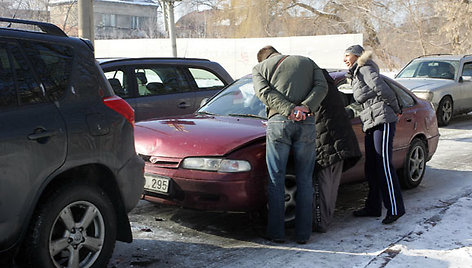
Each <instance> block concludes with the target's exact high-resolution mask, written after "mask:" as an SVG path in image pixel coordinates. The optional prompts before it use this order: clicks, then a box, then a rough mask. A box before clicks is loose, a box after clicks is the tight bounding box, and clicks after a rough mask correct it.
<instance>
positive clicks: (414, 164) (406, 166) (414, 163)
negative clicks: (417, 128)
mask: <svg viewBox="0 0 472 268" xmlns="http://www.w3.org/2000/svg"><path fill="white" fill-rule="evenodd" d="M426 159H427V151H426V144H425V143H424V141H422V140H421V139H417V138H415V139H413V141H412V142H411V144H410V148H409V149H408V153H407V155H406V158H405V162H404V163H403V167H402V168H401V169H400V170H399V172H398V175H399V176H398V177H399V180H400V185H401V186H402V188H404V189H412V188H415V187H417V186H418V185H419V184H420V183H421V181H422V180H423V176H424V172H425V170H426Z"/></svg>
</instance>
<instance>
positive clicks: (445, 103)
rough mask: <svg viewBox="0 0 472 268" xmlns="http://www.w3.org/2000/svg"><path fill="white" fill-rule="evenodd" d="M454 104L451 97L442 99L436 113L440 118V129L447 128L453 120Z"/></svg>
mask: <svg viewBox="0 0 472 268" xmlns="http://www.w3.org/2000/svg"><path fill="white" fill-rule="evenodd" d="M453 107H454V106H453V102H452V99H451V97H449V96H446V97H444V98H442V99H441V101H440V102H439V105H438V109H437V111H436V117H437V118H438V125H439V126H440V127H442V126H447V125H448V124H449V122H450V121H451V118H452V113H453V111H454V110H453Z"/></svg>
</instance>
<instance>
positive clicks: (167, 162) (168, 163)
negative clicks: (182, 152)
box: [139, 154, 182, 168]
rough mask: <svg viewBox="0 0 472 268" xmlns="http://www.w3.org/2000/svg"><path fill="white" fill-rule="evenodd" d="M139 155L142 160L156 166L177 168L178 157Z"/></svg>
mask: <svg viewBox="0 0 472 268" xmlns="http://www.w3.org/2000/svg"><path fill="white" fill-rule="evenodd" d="M139 156H140V157H141V158H142V159H143V160H144V162H146V163H149V164H152V165H153V166H156V167H163V168H178V167H179V164H180V161H181V160H182V159H180V158H172V157H159V156H152V155H142V154H139Z"/></svg>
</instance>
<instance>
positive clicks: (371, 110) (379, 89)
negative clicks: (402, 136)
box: [344, 45, 405, 224]
mask: <svg viewBox="0 0 472 268" xmlns="http://www.w3.org/2000/svg"><path fill="white" fill-rule="evenodd" d="M344 62H345V63H346V65H347V67H349V73H348V74H349V75H350V76H351V78H352V83H351V84H352V90H353V93H354V95H353V96H354V99H355V100H356V101H357V102H358V103H360V104H361V105H362V111H361V113H360V117H361V121H362V128H363V130H364V132H365V176H366V178H367V181H368V183H369V193H368V196H367V200H366V202H365V207H364V208H362V209H360V210H357V211H354V216H356V217H380V215H381V212H382V201H383V203H384V206H385V208H386V209H387V215H386V216H385V218H384V219H383V220H382V223H383V224H390V223H393V222H394V221H396V220H397V219H398V218H400V217H401V216H402V215H403V214H405V206H404V204H403V197H402V194H401V192H400V184H399V182H398V177H397V173H396V172H395V168H394V166H393V161H392V148H393V146H392V145H393V137H394V136H395V128H396V122H397V121H398V114H399V113H401V109H400V106H399V102H398V99H397V97H396V94H395V92H394V91H393V89H391V88H390V87H389V86H388V85H387V83H385V81H384V80H383V78H382V77H381V76H380V75H379V67H378V66H377V64H376V63H375V62H374V61H373V60H372V53H371V52H365V51H364V48H362V47H361V46H359V45H354V46H350V47H349V48H347V49H346V52H345V56H344Z"/></svg>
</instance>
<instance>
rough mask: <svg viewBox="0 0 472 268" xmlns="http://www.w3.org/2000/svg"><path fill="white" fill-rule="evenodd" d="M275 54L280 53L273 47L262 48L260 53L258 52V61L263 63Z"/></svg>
mask: <svg viewBox="0 0 472 268" xmlns="http://www.w3.org/2000/svg"><path fill="white" fill-rule="evenodd" d="M274 53H279V52H278V51H277V49H275V48H274V47H273V46H265V47H263V48H261V49H260V50H259V52H257V61H258V62H261V61H263V60H265V59H267V58H268V57H269V56H270V55H272V54H274Z"/></svg>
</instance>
